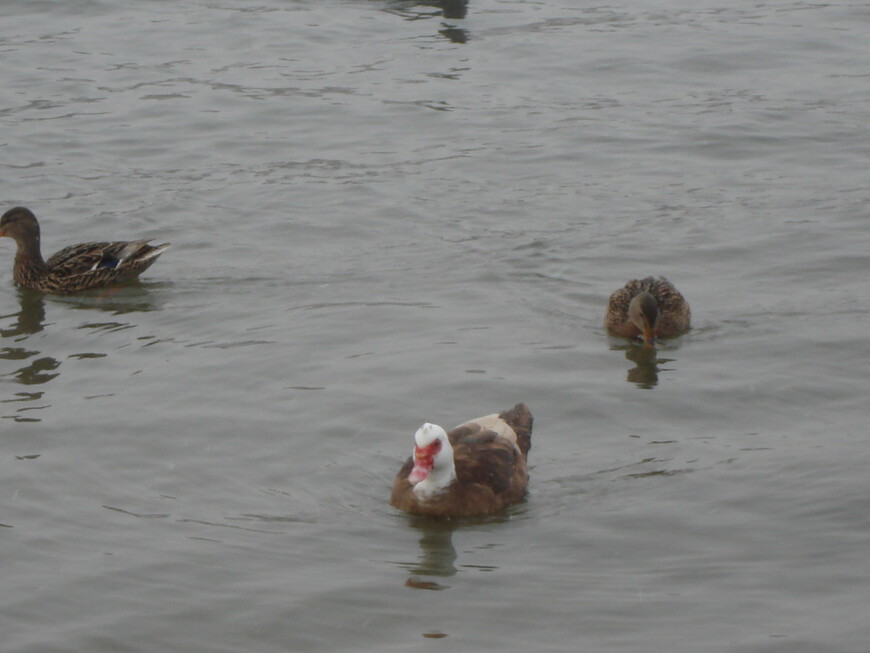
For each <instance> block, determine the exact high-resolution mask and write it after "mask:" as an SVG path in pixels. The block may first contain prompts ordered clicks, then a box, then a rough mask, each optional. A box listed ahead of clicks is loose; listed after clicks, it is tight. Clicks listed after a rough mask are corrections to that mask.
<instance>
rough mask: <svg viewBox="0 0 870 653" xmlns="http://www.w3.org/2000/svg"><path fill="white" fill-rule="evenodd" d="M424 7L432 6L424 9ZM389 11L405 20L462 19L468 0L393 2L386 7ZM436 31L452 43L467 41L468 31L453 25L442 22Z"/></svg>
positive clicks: (464, 15)
mask: <svg viewBox="0 0 870 653" xmlns="http://www.w3.org/2000/svg"><path fill="white" fill-rule="evenodd" d="M424 7H432V8H434V11H433V10H431V9H424ZM387 11H389V12H390V13H393V14H396V15H397V16H402V17H403V18H405V19H406V20H428V19H430V18H444V19H448V20H462V19H463V18H465V17H466V15H467V14H468V0H420V1H416V2H415V1H410V2H394V3H392V4H390V5H389V8H388V9H387ZM438 33H439V34H440V35H441V36H443V37H445V38H446V39H448V40H450V41H452V42H453V43H465V42H467V41H468V32H467V31H466V30H464V29H462V28H460V27H456V26H455V25H449V24H446V23H444V24H443V29H440V30H438Z"/></svg>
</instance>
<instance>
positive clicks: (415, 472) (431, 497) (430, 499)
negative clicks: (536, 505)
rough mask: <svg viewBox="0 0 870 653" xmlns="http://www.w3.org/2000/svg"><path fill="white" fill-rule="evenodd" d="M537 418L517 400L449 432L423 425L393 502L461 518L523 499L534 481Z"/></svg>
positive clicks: (411, 509) (416, 511)
mask: <svg viewBox="0 0 870 653" xmlns="http://www.w3.org/2000/svg"><path fill="white" fill-rule="evenodd" d="M532 421H533V419H532V414H531V413H530V412H529V409H528V408H526V406H525V404H517V405H516V406H514V407H513V408H512V409H511V410H507V411H505V412H503V413H500V414H498V413H496V414H493V415H486V416H485V417H478V418H477V419H473V420H471V421H470V422H466V423H465V424H461V425H459V426H457V427H456V428H454V429H452V430H451V431H450V432H449V433H447V432H445V431H444V429H443V428H441V427H440V426H438V425H437V424H424V425H423V426H421V427H420V428H419V429H418V430H417V432H416V434H415V435H414V455H413V456H411V457H410V458H408V460H407V461H405V464H404V465H403V466H402V468H401V469H400V470H399V473H398V474H397V475H396V479H395V480H394V481H393V493H392V497H391V498H390V503H391V504H392V505H394V506H395V507H396V508H399V509H400V510H404V511H405V512H409V513H411V514H414V515H424V516H428V517H441V518H461V517H481V516H485V515H489V514H491V513H494V512H498V511H500V510H502V509H504V508H506V507H507V506H509V505H511V504H514V503H517V502H518V501H521V500H522V498H523V497H524V496H525V494H526V488H527V486H528V481H529V475H528V471H527V468H526V457H527V456H528V454H529V449H530V448H531V446H532Z"/></svg>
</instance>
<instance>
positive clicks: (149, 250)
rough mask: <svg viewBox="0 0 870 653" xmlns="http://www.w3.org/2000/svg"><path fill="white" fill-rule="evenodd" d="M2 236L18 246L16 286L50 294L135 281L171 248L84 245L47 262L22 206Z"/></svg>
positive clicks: (0, 228) (1, 222)
mask: <svg viewBox="0 0 870 653" xmlns="http://www.w3.org/2000/svg"><path fill="white" fill-rule="evenodd" d="M0 236H7V237H9V238H12V239H13V240H15V243H16V244H17V246H18V250H17V251H16V253H15V264H14V266H13V269H12V276H13V278H14V279H15V283H17V284H18V285H19V286H22V287H24V288H30V289H32V290H39V291H41V292H49V293H69V292H75V291H78V290H88V289H90V288H101V287H104V286H108V285H111V284H114V283H118V282H120V281H126V280H128V279H134V278H136V277H138V276H139V275H140V274H141V273H142V272H144V271H145V270H146V269H148V268H149V267H150V266H151V264H152V263H154V261H155V260H156V259H157V257H158V256H160V254H162V253H163V252H164V251H165V250H166V249H167V248H168V247H169V243H164V244H163V245H159V246H156V247H155V246H153V245H149V244H148V241H145V240H137V241H132V242H126V241H122V242H105V243H83V244H81V245H71V246H70V247H65V248H64V249H62V250H60V251H59V252H57V253H56V254H54V255H53V256H51V257H50V258H49V259H48V261H44V260H43V258H42V253H41V251H40V246H39V223H38V222H37V221H36V216H34V215H33V213H32V212H31V211H29V210H28V209H25V208H24V207H21V206H18V207H15V208H14V209H9V210H8V211H6V213H4V214H3V217H2V219H0Z"/></svg>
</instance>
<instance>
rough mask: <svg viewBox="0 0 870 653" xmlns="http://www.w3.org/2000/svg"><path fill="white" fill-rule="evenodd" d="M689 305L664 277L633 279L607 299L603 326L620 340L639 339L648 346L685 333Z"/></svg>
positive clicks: (689, 315) (687, 327) (689, 317)
mask: <svg viewBox="0 0 870 653" xmlns="http://www.w3.org/2000/svg"><path fill="white" fill-rule="evenodd" d="M691 317H692V313H691V311H690V310H689V303H688V302H687V301H686V300H685V299H684V298H683V296H682V295H681V294H680V291H678V290H677V289H676V288H675V287H674V285H673V284H672V283H671V282H670V281H668V280H667V279H665V278H664V277H658V278H655V277H647V278H646V279H633V280H631V281H629V282H628V283H627V284H625V286H624V287H622V288H620V289H619V290H617V291H616V292H614V293H613V294H612V295H611V296H610V300H609V301H608V302H607V312H606V314H605V316H604V326H605V327H606V328H607V329H608V330H610V332H611V333H613V334H614V335H617V336H621V337H623V338H637V337H640V338H641V339H642V340H643V341H644V344H646V345H649V346H652V345H654V344H655V341H656V339H657V338H672V337H674V336H678V335H680V334H681V333H685V332H686V331H687V330H688V329H689V322H690V320H691Z"/></svg>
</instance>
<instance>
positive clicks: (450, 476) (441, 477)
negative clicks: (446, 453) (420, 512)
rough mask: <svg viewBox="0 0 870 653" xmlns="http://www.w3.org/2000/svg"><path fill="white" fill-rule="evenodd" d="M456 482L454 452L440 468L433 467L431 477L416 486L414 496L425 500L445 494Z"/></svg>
mask: <svg viewBox="0 0 870 653" xmlns="http://www.w3.org/2000/svg"><path fill="white" fill-rule="evenodd" d="M455 480H456V465H455V464H454V463H453V452H452V451H451V452H450V457H449V458H448V459H446V460H445V461H444V462H443V463H440V464H439V465H438V466H436V467H433V468H432V471H431V472H429V475H428V476H427V477H426V478H424V479H423V480H422V481H420V482H419V483H417V485H415V486H414V494H416V495H417V496H418V497H420V498H422V499H425V498H427V497H431V496H434V495H436V494H440V493H441V492H444V491H445V490H446V489H447V488H448V487H450V484H451V483H453V481H455Z"/></svg>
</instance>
